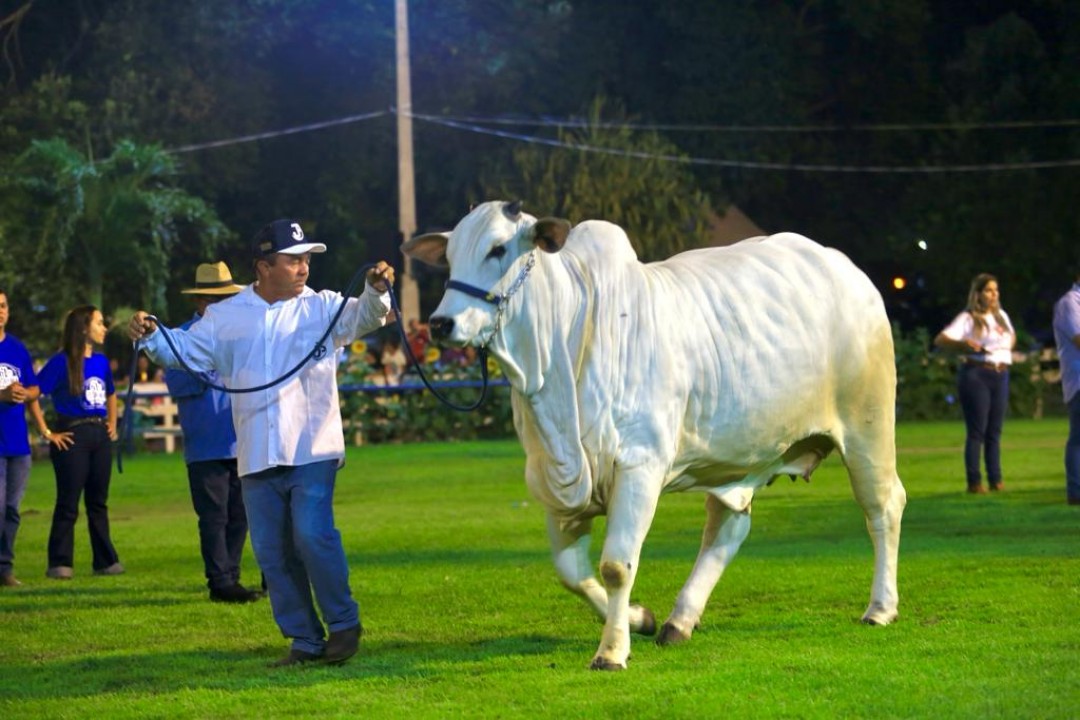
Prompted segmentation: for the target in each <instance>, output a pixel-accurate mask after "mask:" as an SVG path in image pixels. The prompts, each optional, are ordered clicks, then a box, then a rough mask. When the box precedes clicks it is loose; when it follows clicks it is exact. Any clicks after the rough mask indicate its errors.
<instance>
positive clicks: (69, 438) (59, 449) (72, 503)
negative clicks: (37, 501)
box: [34, 305, 124, 580]
mask: <svg viewBox="0 0 1080 720" xmlns="http://www.w3.org/2000/svg"><path fill="white" fill-rule="evenodd" d="M103 342H105V320H104V318H103V317H102V315H101V311H99V310H98V309H97V308H95V307H94V306H93V305H81V306H79V307H76V308H74V309H73V310H71V311H70V312H69V313H68V314H67V317H66V318H65V320H64V333H63V339H62V348H61V350H60V352H58V353H56V354H55V355H53V356H52V357H51V358H49V361H48V362H47V363H45V367H43V368H42V369H41V372H40V373H38V384H39V386H40V388H41V394H42V395H50V396H51V397H52V402H53V407H54V409H55V410H56V414H57V418H58V425H57V428H56V432H53V431H51V430H50V429H49V428H48V427H47V426H46V425H45V419H44V417H43V416H42V415H41V413H40V410H39V411H37V412H35V413H34V416H35V421H36V422H37V424H38V429H39V430H40V431H41V434H42V435H43V436H44V437H45V439H46V440H48V441H49V457H50V458H51V459H52V464H53V470H54V472H55V474H56V507H55V508H54V510H53V519H52V530H51V531H50V532H49V568H48V570H47V571H46V573H45V574H46V576H48V577H50V578H53V579H55V580H70V579H71V578H72V577H73V576H74V569H73V568H74V559H75V558H74V555H75V521H76V520H77V519H78V517H79V497H80V496H82V495H83V493H84V491H85V497H84V503H85V505H86V522H87V525H88V526H89V529H90V549H91V551H92V553H93V568H94V574H95V575H119V574H121V573H123V572H124V566H123V565H121V564H120V558H119V557H118V556H117V554H116V548H114V547H113V544H112V538H111V537H110V535H109V512H108V500H109V481H110V479H111V476H112V446H111V445H110V443H111V441H112V440H115V439H116V388H115V387H114V386H113V377H112V371H111V370H110V369H109V361H108V359H107V358H106V357H105V356H104V355H103V354H101V353H98V352H94V346H95V345H101V344H102V343H103Z"/></svg>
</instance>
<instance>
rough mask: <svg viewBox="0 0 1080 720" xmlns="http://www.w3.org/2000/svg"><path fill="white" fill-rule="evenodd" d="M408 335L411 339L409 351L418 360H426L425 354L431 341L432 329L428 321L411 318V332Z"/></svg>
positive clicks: (419, 361) (420, 361)
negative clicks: (423, 321)
mask: <svg viewBox="0 0 1080 720" xmlns="http://www.w3.org/2000/svg"><path fill="white" fill-rule="evenodd" d="M406 337H407V338H408V340H409V351H410V352H411V353H412V356H413V357H414V358H416V362H418V363H422V362H424V354H425V353H426V352H427V347H428V345H429V344H430V343H431V329H430V328H429V327H428V325H427V324H426V323H422V322H420V321H419V320H417V319H416V318H412V319H410V320H409V332H408V334H407V335H406Z"/></svg>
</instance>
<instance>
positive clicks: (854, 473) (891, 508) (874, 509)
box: [844, 428, 907, 625]
mask: <svg viewBox="0 0 1080 720" xmlns="http://www.w3.org/2000/svg"><path fill="white" fill-rule="evenodd" d="M844 464H845V465H846V466H847V469H848V474H849V475H850V477H851V488H852V490H853V491H854V493H855V499H856V501H858V503H859V505H860V506H862V509H863V514H864V515H865V516H866V529H867V531H868V532H869V533H870V540H871V542H872V543H873V545H874V582H873V584H872V585H871V587H870V605H869V606H868V607H867V608H866V612H865V613H864V614H863V617H862V621H863V622H864V623H867V624H868V625H888V624H889V623H890V622H892V621H893V620H895V619H896V617H897V615H898V610H897V608H898V606H899V603H900V595H899V592H898V590H897V586H896V568H897V563H898V562H899V555H900V520H901V516H902V515H903V514H904V506H905V505H906V504H907V494H906V493H905V492H904V485H903V484H902V483H901V482H900V477H899V476H898V475H897V474H896V448H895V444H894V439H893V436H892V430H891V428H890V431H889V433H888V435H885V434H884V433H879V434H878V436H876V437H869V438H856V439H853V440H851V441H849V442H848V443H847V447H846V448H845V452H844Z"/></svg>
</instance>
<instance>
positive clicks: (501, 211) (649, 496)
mask: <svg viewBox="0 0 1080 720" xmlns="http://www.w3.org/2000/svg"><path fill="white" fill-rule="evenodd" d="M402 250H403V252H405V253H406V254H408V255H409V256H411V257H413V258H416V259H419V260H422V261H424V262H427V263H429V264H432V265H436V266H443V267H446V266H449V268H450V282H449V283H448V289H447V291H446V294H445V295H444V296H443V298H442V302H440V303H439V306H438V308H436V310H435V312H434V314H433V315H432V317H431V328H432V333H433V335H435V336H436V337H438V338H439V339H440V340H442V341H443V342H444V343H447V344H451V345H457V346H463V345H474V346H486V347H487V349H488V350H489V351H490V352H491V354H492V356H493V357H494V358H495V359H496V361H497V362H498V363H499V365H500V367H501V368H502V369H503V371H504V373H505V374H506V376H507V378H508V379H509V381H510V383H511V385H512V387H513V391H512V392H513V409H514V423H515V427H516V428H517V432H518V436H519V437H520V438H521V442H522V444H523V445H524V447H525V451H526V455H527V464H526V472H525V475H526V481H527V483H528V486H529V489H530V491H531V492H532V494H533V495H534V496H535V497H536V498H537V499H538V500H539V501H540V502H542V503H543V504H544V505H545V507H546V509H547V517H548V519H547V526H548V534H549V536H550V539H551V546H552V555H553V559H554V562H555V567H556V569H557V572H558V574H559V578H560V579H561V581H562V582H563V584H564V585H565V586H566V587H567V588H569V589H570V590H571V591H572V592H574V593H576V594H577V595H579V596H581V597H582V598H584V599H585V600H586V601H587V602H588V603H589V604H590V605H591V606H592V607H593V609H594V610H595V611H596V612H597V613H598V614H599V615H600V617H601V618H602V619H603V620H604V631H603V637H602V639H601V641H600V647H599V649H598V650H597V652H596V655H595V657H594V658H593V661H592V667H593V668H598V669H623V668H625V667H626V661H627V659H628V657H629V655H630V633H631V632H638V633H642V634H652V633H655V632H656V622H655V620H654V619H653V615H652V613H651V612H650V611H649V610H648V609H646V608H642V607H639V606H636V605H634V606H632V605H631V604H630V601H629V599H630V591H631V588H632V587H633V584H634V577H635V575H636V574H637V571H638V567H639V563H638V560H639V558H640V555H641V547H642V543H643V542H644V539H645V536H646V534H647V533H648V530H649V526H650V524H651V523H652V520H653V514H654V512H655V509H656V504H657V501H658V500H659V497H660V495H661V494H662V493H665V492H674V491H680V490H701V491H704V492H706V493H707V496H706V502H705V507H706V510H707V521H706V524H705V531H704V536H703V538H702V542H701V549H700V551H699V553H698V557H697V562H696V563H695V565H694V569H693V571H692V572H691V574H690V577H689V578H688V579H687V581H686V584H685V585H684V586H683V588H682V591H681V592H680V593H679V596H678V598H677V600H676V602H675V607H674V609H673V610H672V612H671V615H670V616H669V617H668V619H667V621H666V622H665V623H664V626H663V628H662V629H661V632H660V634H659V636H658V638H657V642H658V643H660V644H672V643H677V642H681V641H684V640H687V639H689V638H690V635H691V633H692V632H693V630H694V628H695V626H696V625H697V624H698V621H699V620H700V618H701V615H702V612H703V611H704V609H705V604H706V602H707V601H708V598H709V595H710V594H711V592H712V590H713V588H714V587H715V585H716V583H717V581H718V580H719V579H720V576H721V574H722V573H723V571H724V569H725V567H726V566H727V565H728V563H729V562H730V561H731V560H732V558H733V557H734V555H735V553H736V552H737V551H738V549H739V546H740V545H741V544H742V542H743V540H744V539H745V538H746V536H747V533H748V532H749V530H750V503H751V500H752V499H753V496H754V493H755V492H756V491H757V490H758V489H759V488H761V487H762V486H764V485H767V484H768V483H769V482H771V481H772V480H773V479H774V478H775V477H776V476H778V475H788V474H790V475H792V476H794V475H802V476H803V477H805V478H806V479H807V480H809V477H810V473H811V472H812V471H813V470H814V468H815V467H816V466H817V465H818V463H819V462H820V461H821V460H822V459H823V458H824V457H825V456H826V455H827V454H828V453H829V452H830V451H831V450H832V449H833V448H836V449H837V450H838V452H839V454H840V456H841V458H842V460H843V462H844V465H845V466H846V468H847V471H848V474H849V477H850V480H851V487H852V489H853V491H854V494H855V499H856V500H857V501H858V503H859V505H861V506H862V509H863V512H864V513H865V515H866V526H867V529H868V530H869V533H870V537H871V539H872V541H873V546H874V579H873V584H872V586H871V589H870V605H869V607H868V608H867V609H866V612H865V614H864V615H863V618H862V619H863V621H864V622H866V623H869V624H887V623H889V622H891V621H892V620H894V619H895V618H896V616H897V601H898V595H897V589H896V567H897V554H898V549H899V543H900V518H901V515H902V513H903V509H904V505H905V503H906V496H905V493H904V488H903V485H902V484H901V483H900V478H899V477H898V476H897V473H896V447H895V438H894V424H895V422H894V421H895V415H894V413H895V409H894V402H895V394H896V369H895V365H894V356H893V341H892V333H891V331H890V327H889V322H888V319H887V318H886V315H885V310H884V306H883V304H882V300H881V296H880V294H879V293H878V292H877V290H876V289H875V288H874V286H873V285H872V284H871V282H870V280H869V279H868V278H867V277H866V276H865V275H864V274H863V273H862V272H861V271H860V270H858V269H857V268H856V267H855V266H854V265H853V264H852V263H851V262H850V261H849V260H848V259H847V258H846V257H845V256H844V255H843V254H841V253H840V252H838V251H836V250H831V249H827V248H824V247H822V246H820V245H818V244H816V243H814V242H812V241H810V240H808V239H806V238H804V237H802V236H800V235H795V234H791V233H781V234H778V235H772V236H769V237H762V238H753V239H750V240H745V241H743V242H741V243H738V244H737V245H734V246H731V247H727V248H713V249H703V250H692V251H689V252H684V253H681V254H679V255H676V256H674V257H672V258H670V259H668V260H665V261H663V262H656V263H651V264H642V263H640V262H639V261H638V259H637V255H636V254H635V253H634V251H633V249H632V248H631V246H630V242H629V240H628V238H627V237H626V234H625V232H623V230H621V229H620V228H619V227H617V226H615V225H612V224H610V223H607V222H601V221H588V222H583V223H581V224H580V225H577V226H576V227H574V228H573V229H571V228H570V225H569V223H567V222H566V221H563V220H557V219H552V218H548V219H544V220H540V221H537V220H536V218H534V217H532V216H530V215H527V214H524V213H522V212H521V209H520V203H505V202H488V203H484V204H482V205H480V206H478V207H477V208H476V209H474V210H473V211H472V212H470V213H469V215H468V216H466V217H465V218H464V219H463V220H461V222H459V223H458V225H457V227H455V228H454V230H453V231H452V232H450V233H432V234H426V235H421V236H418V237H415V238H413V239H411V240H409V241H407V242H405V244H404V245H403V246H402ZM602 514H606V515H607V517H608V520H607V534H606V537H605V538H604V547H603V554H602V556H601V560H600V576H601V577H602V579H603V585H601V584H600V583H598V582H597V580H596V579H595V577H594V575H593V572H592V563H591V561H590V558H589V543H590V532H591V526H592V519H593V518H594V517H595V516H597V515H602Z"/></svg>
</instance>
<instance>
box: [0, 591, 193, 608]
mask: <svg viewBox="0 0 1080 720" xmlns="http://www.w3.org/2000/svg"><path fill="white" fill-rule="evenodd" d="M203 597H204V596H203V595H202V594H201V593H200V594H198V595H196V594H195V593H190V595H178V594H177V591H176V590H175V589H173V588H166V587H162V588H160V589H157V590H155V592H154V593H152V594H150V593H145V592H140V593H133V592H132V589H131V588H130V587H110V588H105V587H86V586H85V585H78V586H72V587H57V588H40V589H34V588H27V587H22V588H19V589H18V590H17V591H16V592H8V593H5V595H4V605H3V608H4V612H5V613H22V612H25V613H33V614H40V613H42V612H48V611H50V610H68V609H70V608H71V606H72V605H75V604H78V605H93V606H94V607H95V608H100V609H102V610H109V609H112V608H118V609H125V610H126V609H130V608H132V607H174V606H177V605H188V604H190V603H191V602H193V601H194V600H196V599H198V600H199V601H200V602H201V601H202V600H203Z"/></svg>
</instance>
